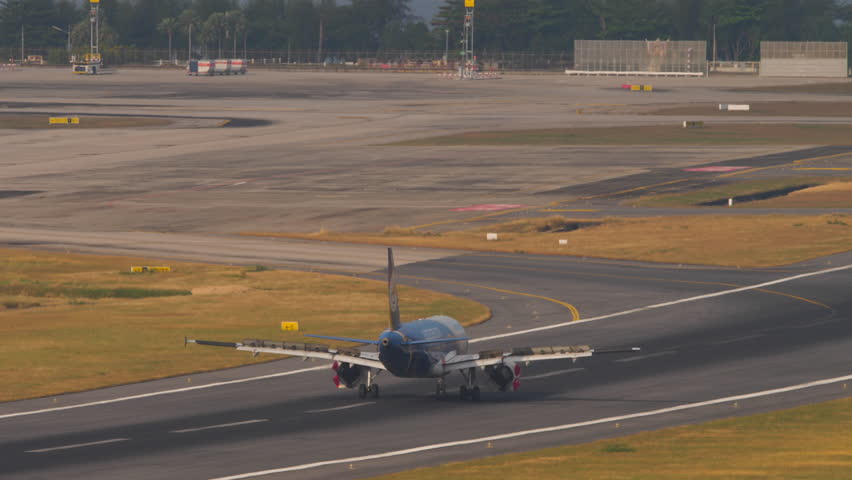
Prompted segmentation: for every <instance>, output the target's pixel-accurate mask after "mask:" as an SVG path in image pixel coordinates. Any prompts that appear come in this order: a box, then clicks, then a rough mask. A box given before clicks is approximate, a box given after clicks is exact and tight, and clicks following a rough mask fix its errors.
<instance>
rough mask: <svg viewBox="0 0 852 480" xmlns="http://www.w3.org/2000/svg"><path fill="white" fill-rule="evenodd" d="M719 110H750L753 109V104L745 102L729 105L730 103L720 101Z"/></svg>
mask: <svg viewBox="0 0 852 480" xmlns="http://www.w3.org/2000/svg"><path fill="white" fill-rule="evenodd" d="M719 110H722V111H726V112H748V111H749V110H751V105H744V104H743V105H736V104H731V105H728V104H724V103H720V104H719Z"/></svg>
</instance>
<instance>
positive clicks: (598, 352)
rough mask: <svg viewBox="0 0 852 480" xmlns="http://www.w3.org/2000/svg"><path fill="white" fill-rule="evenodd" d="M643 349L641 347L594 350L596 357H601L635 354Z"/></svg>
mask: <svg viewBox="0 0 852 480" xmlns="http://www.w3.org/2000/svg"><path fill="white" fill-rule="evenodd" d="M641 350H642V349H641V348H639V347H630V348H608V349H597V348H596V349H594V350H593V351H594V352H595V355H601V354H604V353H633V352H639V351H641Z"/></svg>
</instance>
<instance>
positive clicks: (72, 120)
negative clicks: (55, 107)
mask: <svg viewBox="0 0 852 480" xmlns="http://www.w3.org/2000/svg"><path fill="white" fill-rule="evenodd" d="M47 123H48V124H49V125H79V124H80V118H79V117H48V120H47Z"/></svg>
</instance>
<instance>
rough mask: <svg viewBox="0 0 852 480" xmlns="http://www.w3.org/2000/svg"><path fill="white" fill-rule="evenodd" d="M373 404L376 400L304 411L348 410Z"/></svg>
mask: <svg viewBox="0 0 852 480" xmlns="http://www.w3.org/2000/svg"><path fill="white" fill-rule="evenodd" d="M375 404H376V402H364V403H355V404H352V405H344V406H342V407H333V408H321V409H319V410H305V413H325V412H336V411H338V410H348V409H350V408H358V407H366V406H367V405H375Z"/></svg>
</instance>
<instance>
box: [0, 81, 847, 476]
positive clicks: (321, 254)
mask: <svg viewBox="0 0 852 480" xmlns="http://www.w3.org/2000/svg"><path fill="white" fill-rule="evenodd" d="M10 75H13V76H9V77H4V79H3V82H4V83H3V88H4V90H3V93H4V94H5V97H2V98H0V108H4V109H5V110H6V111H8V112H14V113H27V112H33V111H39V112H43V111H55V112H56V113H57V114H60V113H63V114H64V113H69V112H74V113H79V114H81V115H85V114H87V113H88V114H96V113H97V114H116V115H155V116H180V117H193V118H197V119H199V122H201V119H204V122H208V121H209V119H211V118H233V119H243V120H242V121H243V122H244V123H243V124H245V122H249V123H250V124H251V125H254V127H253V128H235V129H211V128H196V127H198V126H202V124H201V123H199V124H198V125H189V124H187V125H185V127H187V128H171V129H160V130H156V131H154V130H145V131H142V130H139V131H133V130H126V129H125V130H103V131H93V130H87V131H67V130H66V131H51V132H50V135H49V136H46V135H45V133H44V132H41V131H26V132H23V131H14V130H4V131H0V137H2V138H3V143H4V155H3V156H2V158H0V167H2V168H0V199H2V205H0V206H2V212H3V216H2V220H1V221H0V244H3V245H11V246H15V247H20V248H38V249H51V250H59V251H64V250H69V251H77V252H92V253H110V254H121V255H134V256H145V257H148V258H158V259H181V260H196V261H213V262H221V263H234V264H239V265H247V264H261V265H267V266H270V267H281V268H297V269H307V270H310V269H318V270H330V271H338V272H343V273H352V272H357V273H358V274H364V272H365V271H366V272H373V273H371V274H370V273H368V274H367V275H375V276H376V277H381V276H382V275H383V272H382V271H381V268H382V266H383V263H384V260H385V258H386V257H385V253H384V250H383V248H382V247H380V246H367V245H340V244H328V243H308V242H299V241H291V240H279V239H268V238H254V237H245V236H239V235H237V234H238V233H239V232H243V231H317V230H320V229H322V228H326V229H329V230H337V231H381V229H382V228H384V227H385V226H388V225H422V224H429V223H436V222H446V221H448V220H449V221H455V222H458V223H466V222H467V223H469V221H470V219H471V218H473V217H476V216H479V215H480V213H477V212H469V211H458V210H457V209H458V207H468V206H476V205H481V204H518V205H528V206H534V205H550V204H552V202H559V204H560V205H561V206H564V207H567V208H569V209H570V208H575V209H590V210H597V211H596V212H590V213H589V215H590V216H606V215H613V214H615V215H637V214H643V215H657V214H671V213H677V212H676V211H675V210H666V211H663V210H661V209H641V208H632V207H631V206H630V205H629V204H626V203H624V201H625V200H629V199H631V198H633V197H635V196H639V195H643V194H646V193H662V192H677V191H682V190H683V189H687V188H695V187H697V186H706V185H708V184H713V183H718V182H723V181H725V180H724V178H726V177H722V176H721V175H722V174H720V173H714V172H700V173H696V172H686V171H685V170H684V169H686V168H690V167H696V166H721V167H725V166H734V167H743V166H745V167H750V168H749V169H748V170H746V171H745V172H746V173H742V174H741V175H739V174H738V177H737V178H738V179H742V180H745V179H754V178H762V177H764V176H767V175H769V176H771V175H773V174H775V173H778V172H780V174H781V175H787V176H789V175H799V176H801V175H806V173H804V172H800V171H795V172H793V170H795V168H794V167H795V165H797V163H796V162H799V163H802V164H804V163H805V162H806V163H807V165H808V166H820V167H847V166H849V167H852V163H850V155H848V154H846V153H844V152H849V151H850V150H849V149H848V148H844V147H831V148H821V147H814V148H804V147H803V148H801V149H797V151H789V152H788V151H785V150H790V149H789V148H786V147H779V146H774V145H769V146H751V147H722V146H720V147H701V148H694V147H690V146H647V147H635V146H603V147H586V146H572V147H530V146H518V147H454V148H449V147H392V146H384V147H380V148H379V147H377V145H381V144H386V143H391V142H395V141H399V140H408V139H413V138H422V137H427V136H432V135H440V134H446V133H455V132H459V131H473V130H494V129H500V128H507V126H511V127H512V128H552V127H553V126H554V125H559V126H564V127H571V126H622V127H629V126H632V125H641V124H663V123H666V124H669V123H670V124H672V125H677V124H679V123H680V122H681V121H682V120H684V118H682V117H681V116H672V117H658V116H649V115H640V114H639V113H640V110H642V111H644V110H645V109H646V107H649V106H655V105H657V104H661V103H670V104H681V103H690V102H705V103H716V102H730V103H748V102H750V101H754V100H755V99H756V98H759V99H761V100H766V101H772V100H777V101H791V100H801V99H802V98H809V97H808V95H807V94H790V93H779V94H773V93H752V92H732V91H731V90H730V88H731V87H744V86H746V87H747V86H764V85H765V83H766V82H767V80H765V79H758V78H754V79H751V78H749V79H730V78H722V77H720V78H713V79H702V80H700V81H683V80H673V79H658V80H655V89H657V88H658V87H659V90H658V92H656V93H655V94H654V95H653V96H649V95H642V96H634V95H629V94H625V93H624V92H621V91H618V90H617V89H615V88H614V86H615V84H614V83H613V81H612V79H606V78H603V79H568V78H564V77H561V76H558V77H549V76H543V77H528V76H515V77H507V78H505V79H503V80H501V81H499V82H467V83H466V82H446V81H443V80H440V79H439V78H437V77H434V76H410V75H391V76H388V75H379V74H352V75H349V74H341V75H323V74H314V73H303V74H291V73H288V74H278V73H272V72H261V73H250V74H249V75H246V76H244V77H242V76H241V77H240V78H187V77H186V76H185V75H183V74H182V73H180V72H176V71H164V72H161V71H151V70H139V71H133V70H125V71H121V72H119V73H118V74H116V75H108V76H104V77H100V76H97V77H91V78H90V77H86V78H76V77H72V76H70V74H69V73H68V72H67V71H62V72H60V71H59V70H50V69H32V70H23V71H20V72H15V73H13V74H10ZM772 82H777V83H779V84H785V83H789V82H793V80H772ZM795 82H800V80H795ZM616 83H620V81H619V82H616ZM152 85H156V87H157V88H152V87H151V86H152ZM81 98H83V99H85V101H81ZM821 99H822V100H823V101H826V102H836V101H841V100H842V101H845V100H847V98H846V97H843V96H822V97H821ZM577 109H585V111H584V113H583V114H582V115H578V114H576V113H575V112H576V110H577ZM690 119H693V120H701V119H702V118H701V117H695V118H690ZM250 121H251V122H255V123H251V122H250ZM742 121H744V122H764V121H770V122H771V121H789V119H785V118H782V117H753V118H751V117H750V118H748V119H743V120H742ZM829 121H830V122H836V121H837V119H828V120H826V119H822V118H797V120H796V122H829ZM204 122H202V123H204ZM257 122H260V124H258V123H257ZM232 124H234V122H232ZM204 125H207V123H204ZM236 125H240V123H239V122H236ZM190 127H191V128H190ZM835 154H838V155H837V156H835V157H831V158H830V159H827V160H824V161H822V160H809V159H813V158H815V157H820V156H825V155H835ZM766 167H770V168H766ZM829 174H830V173H826V172H825V171H823V172H820V173H813V175H820V176H824V175H829ZM835 175H838V176H842V175H845V173H837V174H835ZM673 182H676V183H673ZM530 208H531V211H530V213H529V214H530V215H538V214H545V213H548V212H539V211H538V210H536V209H533V208H532V207H530ZM717 211H718V210H717V209H713V208H707V209H695V210H694V211H692V213H710V212H717ZM728 212H730V213H746V212H748V209H731V210H728ZM768 212H771V210H768V209H764V210H760V213H768ZM784 212H787V213H795V210H792V209H787V210H784ZM808 212H809V213H816V212H818V210H815V209H812V210H809V211H808ZM524 214H525V213H523V212H521V213H519V214H518V215H524ZM573 215H577V216H581V215H585V214H584V213H579V212H578V213H574V214H572V216H573ZM492 220H493V221H497V220H499V219H496V220H495V219H493V218H492ZM447 225H451V227H453V228H454V226H453V225H452V224H447ZM397 260H398V263H399V264H400V265H401V268H400V272H401V274H402V276H403V279H402V281H403V282H406V283H410V284H415V285H420V286H424V287H428V288H432V289H435V290H440V291H445V292H449V293H454V294H457V295H462V296H469V297H470V298H473V299H476V300H478V301H481V302H483V303H485V304H487V305H488V306H489V307H491V309H492V310H493V312H494V317H493V319H492V320H491V321H489V322H487V323H485V324H483V325H480V326H477V327H474V328H472V329H470V332H469V333H470V334H471V335H472V336H473V337H475V338H484V337H489V336H494V335H507V334H514V333H519V334H517V335H514V336H504V337H501V338H498V339H494V340H488V341H480V342H476V343H474V344H472V350H474V351H476V350H486V349H490V348H496V347H507V346H542V345H565V344H589V345H592V346H594V347H596V348H610V347H616V348H617V347H627V346H634V345H636V346H641V347H642V348H643V350H642V352H640V353H637V354H623V355H609V356H599V357H593V358H591V359H588V360H585V361H579V362H577V363H575V364H571V363H568V364H566V363H564V362H542V363H540V364H534V365H530V366H529V367H524V369H523V374H522V380H521V390H520V392H517V393H514V394H501V393H497V392H484V393H483V398H482V402H480V403H479V404H473V403H471V402H463V401H461V400H458V399H456V398H455V397H454V396H450V397H449V398H446V399H441V400H437V399H435V398H433V394H432V392H433V391H434V384H433V382H432V381H428V380H419V381H418V380H400V379H394V378H390V377H388V376H386V375H382V376H380V377H379V380H378V382H379V383H380V384H381V386H382V397H381V398H379V399H376V400H373V399H368V400H366V401H359V400H357V399H356V397H355V394H354V392H352V391H348V390H341V391H338V390H335V389H334V387H333V384H332V381H331V377H332V375H333V374H332V372H331V370H330V368H329V366H328V365H326V364H324V363H323V362H307V363H305V362H301V361H297V360H281V361H276V362H270V363H261V364H256V365H252V366H248V367H242V368H236V369H230V370H223V371H217V372H210V373H205V374H194V375H191V376H182V377H175V378H169V379H163V380H158V381H152V382H145V383H139V384H131V385H123V386H117V387H112V388H107V389H100V390H95V391H89V392H82V393H76V394H68V395H61V396H57V397H49V398H41V399H34V400H27V401H21V402H10V403H3V404H0V478H3V479H5V478H16V479H17V478H56V477H59V478H87V479H100V478H104V479H113V478H127V479H142V478H145V479H148V478H164V479H171V478H180V479H182V480H189V479H205V478H215V477H221V476H226V475H234V474H243V473H248V472H254V471H262V470H266V469H277V468H282V467H290V466H299V465H306V464H310V463H312V462H327V461H334V460H339V459H347V458H353V457H362V456H365V455H376V454H383V453H386V452H393V451H398V450H400V449H407V448H415V447H423V446H428V445H434V444H440V443H445V442H453V441H460V440H467V439H477V438H481V437H483V436H489V435H495V434H506V433H511V432H518V431H524V430H528V429H535V428H538V427H551V426H554V425H573V424H575V423H577V422H591V423H587V424H585V425H582V426H576V428H563V429H561V430H559V431H551V432H539V433H535V434H530V435H525V436H519V437H513V438H502V439H499V440H492V441H487V440H482V441H474V442H472V443H469V444H465V445H454V446H452V447H446V448H434V449H428V450H423V451H418V452H417V453H412V454H408V455H398V456H384V457H382V458H372V459H368V460H351V461H343V462H338V463H333V464H330V465H326V466H316V467H312V468H305V469H301V470H298V471H294V472H289V473H282V474H280V475H278V476H279V477H281V478H306V479H307V478H328V477H331V476H335V477H339V478H361V477H366V476H370V475H375V474H379V473H385V472H392V471H398V470H405V469H409V468H412V467H416V466H426V465H435V464H438V463H441V462H446V461H452V460H461V459H470V458H479V457H483V456H487V455H493V454H499V453H503V452H510V451H518V450H524V449H532V448H537V447H544V446H552V445H563V444H568V443H577V442H587V441H590V440H594V439H600V438H609V437H613V436H618V435H622V434H627V433H631V432H636V431H641V430H648V429H656V428H660V427H665V426H669V425H677V424H683V423H692V422H698V421H702V420H706V419H712V418H720V417H727V416H731V415H743V414H749V413H753V412H759V411H767V410H774V409H778V408H783V407H786V406H792V405H799V404H804V403H811V402H817V401H822V400H826V399H831V398H838V397H842V396H847V395H848V390H845V389H844V386H845V384H843V383H831V384H827V385H823V386H818V387H813V388H807V389H800V390H795V391H789V392H784V393H778V394H776V395H771V396H766V397H760V398H750V399H741V400H736V401H727V400H726V401H724V402H720V403H714V404H710V405H704V406H700V407H695V408H690V409H688V410H675V411H666V412H665V413H662V412H659V413H657V414H655V415H648V416H643V417H635V418H630V419H623V420H606V421H599V420H600V419H609V418H612V417H614V416H616V417H617V416H622V415H625V414H635V413H637V412H648V411H654V410H658V409H670V408H673V407H683V406H686V405H691V404H692V403H694V402H703V401H707V400H712V399H718V398H725V397H728V396H732V395H741V394H747V393H752V392H757V391H761V390H765V389H773V388H779V387H785V386H790V385H796V384H801V383H802V382H809V381H813V380H818V379H825V378H833V377H838V376H846V375H849V374H850V373H852V367H850V365H849V361H848V360H849V353H848V352H849V351H850V347H852V338H850V337H852V328H851V327H850V326H849V321H850V316H852V295H849V291H848V286H849V285H851V284H852V282H850V280H852V278H851V277H852V270H842V271H836V272H832V273H826V274H824V275H817V276H810V277H805V278H799V279H795V280H792V281H789V282H784V283H779V284H776V285H771V286H767V287H766V288H763V289H760V290H756V289H751V290H745V291H739V292H736V293H731V294H727V295H722V296H714V297H707V298H695V297H696V296H702V295H707V294H712V293H715V292H721V291H726V290H731V289H736V288H738V287H740V286H748V285H755V284H760V283H763V282H766V281H771V280H775V279H783V278H789V277H790V276H795V275H799V274H802V273H806V272H816V271H822V270H825V269H831V268H836V267H839V266H845V265H849V264H852V254H845V255H839V256H835V257H831V258H824V259H819V260H815V261H812V262H807V263H805V264H801V265H796V266H792V267H786V268H781V269H771V270H737V269H722V268H702V267H678V266H667V265H648V264H640V263H632V262H615V261H600V260H583V259H570V258H558V257H539V256H531V255H496V254H493V255H490V254H461V253H459V252H453V251H444V250H429V249H404V248H400V249H397ZM684 299H687V301H682V300H684ZM401 303H402V308H403V310H404V308H405V299H404V298H403V299H401ZM569 305H570V306H571V308H569V307H568V306H569ZM651 306H653V307H654V308H647V307H651ZM572 308H573V309H576V311H577V312H579V317H580V319H581V320H582V319H593V318H596V317H598V316H601V315H607V316H608V317H607V318H602V319H599V320H596V321H590V322H583V321H580V322H572V320H575V319H576V315H575V314H574V313H573V312H572ZM435 313H441V312H435ZM553 325H555V326H558V328H551V329H546V330H539V331H535V332H527V333H522V331H523V330H524V329H528V328H537V327H541V328H544V327H547V326H553ZM377 333H378V332H377ZM181 335H182V334H181V333H180V332H176V339H175V348H182V346H181V345H180V336H181ZM233 340H241V339H233ZM191 348H203V347H197V346H193V347H191ZM238 354H239V355H242V354H244V353H238V352H234V355H238ZM258 377H263V378H258ZM455 382H459V378H456V379H455ZM458 385H459V383H451V384H450V386H451V387H457V386H458ZM79 405H85V406H81V407H75V406H79ZM596 420H597V421H599V422H597V423H596V422H595V421H596Z"/></svg>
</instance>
